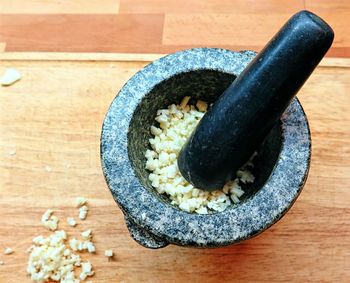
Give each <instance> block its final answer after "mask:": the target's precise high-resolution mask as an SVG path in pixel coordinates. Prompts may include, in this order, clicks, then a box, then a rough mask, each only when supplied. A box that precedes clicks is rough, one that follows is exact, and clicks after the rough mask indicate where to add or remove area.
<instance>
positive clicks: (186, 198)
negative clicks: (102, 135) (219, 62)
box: [145, 96, 254, 214]
mask: <svg viewBox="0 0 350 283" xmlns="http://www.w3.org/2000/svg"><path fill="white" fill-rule="evenodd" d="M189 100H190V97H189V96H186V97H184V98H183V100H182V101H181V103H180V105H175V104H172V105H170V106H169V107H168V108H167V109H161V110H158V111H157V116H156V118H155V120H156V121H157V122H158V123H159V127H156V126H151V129H150V130H151V134H152V135H153V136H154V137H153V138H151V139H150V140H149V143H150V145H151V148H152V150H150V149H149V150H147V151H146V153H145V157H146V169H148V170H149V171H151V174H149V177H148V179H149V180H150V182H151V184H152V186H153V187H154V188H155V189H156V190H157V192H158V193H160V194H167V195H168V196H169V198H170V200H171V203H172V204H173V205H176V206H178V207H179V208H180V209H181V210H183V211H187V212H196V213H199V214H208V213H210V212H214V211H218V212H220V211H224V210H225V209H226V208H227V207H229V206H230V205H231V204H232V203H234V204H236V203H238V202H239V201H240V200H239V198H240V197H241V196H242V195H243V194H244V191H243V189H242V188H241V186H240V183H252V182H254V176H253V175H252V174H251V172H250V171H249V170H247V167H248V166H249V165H250V166H251V167H252V163H251V162H250V163H247V164H248V165H247V166H245V167H243V168H241V169H240V170H239V171H238V172H237V178H236V179H235V180H233V181H230V182H228V183H227V184H226V185H225V186H224V187H223V188H222V189H221V190H216V191H213V192H207V191H203V190H200V189H197V188H194V187H193V186H192V185H191V184H190V183H189V182H188V181H187V180H186V179H184V177H182V175H181V173H180V171H179V168H178V166H177V157H178V154H179V152H180V150H181V148H182V146H183V145H184V143H185V142H186V140H187V138H188V137H189V136H190V135H191V133H192V131H193V130H194V129H195V127H196V126H197V124H198V123H199V121H200V120H201V118H202V117H203V116H204V114H205V112H206V111H207V108H208V104H207V103H206V102H204V101H201V100H198V101H197V103H196V107H197V108H196V107H195V106H194V105H189V104H188V102H189Z"/></svg>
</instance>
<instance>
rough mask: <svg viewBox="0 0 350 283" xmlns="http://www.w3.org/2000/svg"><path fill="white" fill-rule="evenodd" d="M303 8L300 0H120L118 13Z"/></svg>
mask: <svg viewBox="0 0 350 283" xmlns="http://www.w3.org/2000/svg"><path fill="white" fill-rule="evenodd" d="M303 8H304V3H303V1H302V0H295V1H290V0H264V1H256V0H246V1H242V0H220V1H218V0H206V1H202V0H192V1H186V0H177V1H163V0H120V13H137V14H143V13H146V14H152V13H165V14H188V13H190V14H191V13H198V14H213V13H214V14H215V13H216V14H217V13H224V14H244V13H252V12H257V13H260V12H265V13H270V12H274V13H277V12H279V13H286V12H288V13H294V12H297V11H299V10H302V9H303Z"/></svg>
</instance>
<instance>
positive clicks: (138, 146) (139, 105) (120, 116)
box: [101, 48, 311, 248]
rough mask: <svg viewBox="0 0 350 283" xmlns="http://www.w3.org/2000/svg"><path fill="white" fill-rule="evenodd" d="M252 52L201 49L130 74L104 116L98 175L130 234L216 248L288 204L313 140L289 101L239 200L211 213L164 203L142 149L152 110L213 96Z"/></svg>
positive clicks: (260, 227) (148, 242) (244, 235)
mask: <svg viewBox="0 0 350 283" xmlns="http://www.w3.org/2000/svg"><path fill="white" fill-rule="evenodd" d="M254 56H255V53H254V52H251V51H246V52H232V51H228V50H223V49H208V48H199V49H191V50H185V51H182V52H178V53H175V54H171V55H168V56H166V57H163V58H161V59H159V60H157V61H155V62H153V63H152V64H150V65H148V66H146V67H145V68H144V69H143V70H141V71H140V72H138V73H137V74H135V75H134V76H133V77H132V78H131V79H130V80H129V81H128V82H127V83H126V84H125V85H124V87H123V88H122V89H121V91H120V92H119V94H118V96H117V97H116V99H115V100H114V101H113V103H112V104H111V106H110V109H109V110H108V113H107V115H106V118H105V121H104V124H103V129H102V137H101V160H102V168H103V173H104V175H105V178H106V181H107V184H108V186H109V188H110V190H111V192H112V195H113V197H114V199H115V201H116V202H117V204H118V205H119V207H120V208H121V209H122V211H123V212H124V214H125V215H126V218H127V219H128V220H127V225H128V228H129V230H130V232H131V235H132V237H133V238H134V239H135V240H136V241H138V242H139V243H140V244H142V245H144V246H146V247H150V248H159V247H163V246H166V245H167V244H168V243H173V244H177V245H183V246H192V247H217V246H224V245H229V244H233V243H238V242H240V241H242V240H245V239H248V238H251V237H253V236H254V235H257V234H258V233H260V232H262V231H264V230H265V229H267V228H268V227H269V226H271V225H272V224H273V223H275V222H276V221H277V220H278V219H280V218H281V217H282V216H283V214H284V213H285V212H286V211H287V210H288V209H289V208H290V206H291V205H292V204H293V202H294V201H295V199H296V198H297V196H298V195H299V193H300V191H301V189H302V186H303V184H304V182H305V180H306V176H307V173H308V168H309V162H310V154H311V150H310V147H311V141H310V132H309V128H308V124H307V120H306V117H305V114H304V112H303V110H302V108H301V106H300V104H299V102H298V101H297V100H296V99H294V100H293V102H292V103H291V105H290V106H289V107H288V109H287V110H286V111H285V113H284V115H283V117H282V119H281V124H280V125H278V126H276V127H275V129H274V130H273V131H272V132H271V134H270V135H269V137H268V138H267V141H266V142H265V145H264V146H263V147H262V148H261V150H260V152H261V153H259V155H260V161H257V163H258V166H257V168H256V170H257V171H256V172H254V174H255V175H256V176H257V181H256V182H255V187H252V188H245V190H246V192H247V194H246V195H245V198H244V199H243V201H242V203H240V204H239V205H236V206H232V207H230V208H229V209H227V210H226V211H224V212H221V213H215V214H211V215H198V214H189V213H187V212H183V211H180V210H179V209H177V208H176V207H173V206H172V205H170V204H169V202H168V201H167V199H166V198H165V197H162V196H159V195H158V194H157V193H156V192H155V191H154V190H153V189H152V187H151V186H150V184H149V182H148V181H147V176H148V172H146V170H145V169H144V164H145V163H144V162H145V159H144V158H143V154H144V152H145V149H146V147H147V144H148V138H149V136H150V134H149V126H150V125H151V124H152V123H154V122H153V119H154V117H155V115H156V110H157V109H159V108H162V107H165V106H167V105H169V104H171V103H174V102H179V101H180V99H181V97H183V96H184V95H186V94H187V95H191V96H194V97H195V98H198V97H201V98H202V99H204V100H207V101H214V100H215V99H216V98H217V96H218V95H219V94H220V93H222V91H223V90H224V89H225V88H226V87H227V86H228V85H229V84H230V82H231V81H232V80H233V79H234V78H235V77H236V76H237V75H238V74H239V73H240V72H241V71H242V70H243V69H244V68H245V66H246V65H247V64H248V63H249V62H250V61H251V59H252V58H253V57H254Z"/></svg>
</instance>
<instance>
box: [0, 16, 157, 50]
mask: <svg viewBox="0 0 350 283" xmlns="http://www.w3.org/2000/svg"><path fill="white" fill-rule="evenodd" d="M162 29H163V15H121V14H120V15H69V14H60V15H42V14H40V15H25V14H24V15H23V14H18V15H6V14H5V15H1V21H0V31H1V32H0V42H1V41H2V42H6V44H7V45H6V50H7V51H8V50H11V51H61V52H64V51H73V52H79V51H90V52H103V51H109V52H110V51H113V50H114V49H117V50H118V51H120V52H140V50H139V49H140V48H144V47H143V46H147V45H154V44H160V42H161V37H162Z"/></svg>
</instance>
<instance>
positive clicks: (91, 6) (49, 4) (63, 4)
mask: <svg viewBox="0 0 350 283" xmlns="http://www.w3.org/2000/svg"><path fill="white" fill-rule="evenodd" d="M1 2H3V3H1V5H0V14H117V13H118V10H119V0H89V1H86V0H69V1H62V0H59V1H57V0H56V1H47V0H26V1H22V0H11V1H6V3H5V1H1Z"/></svg>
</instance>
